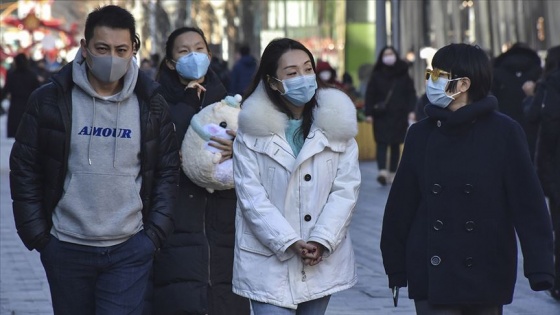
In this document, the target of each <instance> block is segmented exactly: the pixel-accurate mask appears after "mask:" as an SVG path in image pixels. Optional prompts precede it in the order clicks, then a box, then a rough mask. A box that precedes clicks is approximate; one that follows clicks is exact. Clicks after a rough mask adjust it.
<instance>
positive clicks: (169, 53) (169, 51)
mask: <svg viewBox="0 0 560 315" xmlns="http://www.w3.org/2000/svg"><path fill="white" fill-rule="evenodd" d="M188 32H195V33H197V34H198V35H200V37H202V40H203V41H204V45H205V46H206V50H207V51H210V47H209V46H208V41H206V37H205V36H204V32H202V30H201V29H199V28H198V27H194V26H184V27H180V28H178V29H176V30H174V31H173V32H172V33H171V34H170V35H169V37H167V41H166V42H165V57H164V58H163V59H162V60H161V62H160V64H159V69H158V73H157V74H156V80H157V79H158V78H159V77H160V74H161V72H162V71H165V70H166V69H167V67H166V66H165V62H166V61H172V60H173V46H174V45H175V40H176V39H177V37H179V36H180V35H182V34H184V33H188Z"/></svg>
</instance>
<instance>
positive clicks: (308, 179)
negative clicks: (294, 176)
mask: <svg viewBox="0 0 560 315" xmlns="http://www.w3.org/2000/svg"><path fill="white" fill-rule="evenodd" d="M303 179H305V181H306V182H308V181H310V180H311V175H309V174H305V176H304V177H303Z"/></svg>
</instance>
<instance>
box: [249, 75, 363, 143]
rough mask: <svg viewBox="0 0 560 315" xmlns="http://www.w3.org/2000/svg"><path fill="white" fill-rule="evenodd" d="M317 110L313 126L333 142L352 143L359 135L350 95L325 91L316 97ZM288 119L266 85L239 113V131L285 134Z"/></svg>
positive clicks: (259, 134)
mask: <svg viewBox="0 0 560 315" xmlns="http://www.w3.org/2000/svg"><path fill="white" fill-rule="evenodd" d="M315 97H316V98H317V103H318V105H317V107H316V108H315V109H314V111H313V125H314V126H315V127H317V128H319V129H321V130H322V131H323V133H324V134H325V136H326V137H327V139H329V141H348V140H350V139H352V138H354V137H355V136H356V134H357V133H358V122H357V120H356V107H355V106H354V103H353V102H352V100H350V98H349V97H348V95H346V93H344V92H342V91H340V90H338V89H332V88H321V89H318V90H317V93H316V94H315ZM287 124H288V116H287V115H286V114H284V113H282V112H281V111H279V110H278V109H277V108H276V107H275V106H274V104H273V103H272V102H271V101H270V99H269V98H268V95H267V94H266V91H265V89H264V86H263V83H261V84H259V86H258V87H257V88H256V89H255V91H254V92H253V94H251V95H250V96H249V97H248V98H247V99H246V100H245V102H243V105H242V108H241V112H240V114H239V130H240V131H241V132H242V133H245V134H248V135H252V136H268V135H271V134H283V133H284V130H285V128H286V125H287Z"/></svg>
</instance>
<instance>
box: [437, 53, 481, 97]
mask: <svg viewBox="0 0 560 315" xmlns="http://www.w3.org/2000/svg"><path fill="white" fill-rule="evenodd" d="M432 66H433V68H434V69H436V68H437V69H440V70H443V71H447V72H450V73H451V75H452V78H453V79H458V78H464V77H466V78H469V79H470V81H471V85H470V88H469V90H468V96H469V100H470V101H471V102H475V101H478V100H480V99H482V98H484V97H486V96H487V95H488V94H489V93H490V88H491V87H492V66H491V64H490V58H489V57H488V55H487V54H486V52H484V50H482V48H480V47H479V46H473V45H468V44H450V45H447V46H444V47H442V48H440V49H439V50H438V51H437V52H436V54H435V55H434V58H433V59H432ZM456 86H457V81H451V82H449V85H448V87H447V91H448V92H452V91H454V90H455V88H456Z"/></svg>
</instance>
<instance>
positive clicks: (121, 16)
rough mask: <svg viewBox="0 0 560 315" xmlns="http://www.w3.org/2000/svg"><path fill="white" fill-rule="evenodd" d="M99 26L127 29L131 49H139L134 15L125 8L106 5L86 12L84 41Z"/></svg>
mask: <svg viewBox="0 0 560 315" xmlns="http://www.w3.org/2000/svg"><path fill="white" fill-rule="evenodd" d="M100 26H106V27H109V28H116V29H127V30H128V31H129V32H130V40H131V41H132V49H133V50H134V51H135V52H137V51H138V50H140V37H138V34H136V21H135V20H134V16H132V14H131V13H130V12H128V11H127V10H125V9H123V8H121V7H119V6H116V5H108V6H104V7H101V8H97V9H95V10H94V11H93V12H91V13H90V14H88V17H87V19H86V27H85V31H84V35H85V37H86V43H87V42H89V40H90V39H91V38H92V37H93V31H94V29H95V28H96V27H100Z"/></svg>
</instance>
